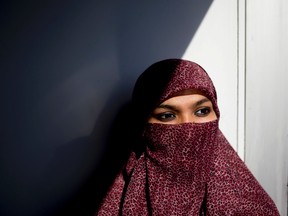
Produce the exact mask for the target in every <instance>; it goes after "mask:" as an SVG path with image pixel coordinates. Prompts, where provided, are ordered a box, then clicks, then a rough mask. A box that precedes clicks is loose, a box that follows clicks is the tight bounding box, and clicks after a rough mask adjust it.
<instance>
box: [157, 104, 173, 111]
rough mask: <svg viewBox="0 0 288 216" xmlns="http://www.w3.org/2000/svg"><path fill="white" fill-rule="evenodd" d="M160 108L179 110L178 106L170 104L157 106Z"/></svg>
mask: <svg viewBox="0 0 288 216" xmlns="http://www.w3.org/2000/svg"><path fill="white" fill-rule="evenodd" d="M159 108H162V109H170V110H177V107H176V106H173V105H168V104H160V105H159V106H157V107H156V109H159Z"/></svg>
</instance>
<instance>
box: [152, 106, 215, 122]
mask: <svg viewBox="0 0 288 216" xmlns="http://www.w3.org/2000/svg"><path fill="white" fill-rule="evenodd" d="M203 111H204V113H203ZM199 112H200V113H199ZM210 112H211V108H210V107H202V108H199V109H197V110H196V111H195V112H194V115H195V116H197V117H205V116H207V115H209V113H210ZM154 116H155V118H156V119H158V120H159V121H162V122H168V121H172V120H174V119H175V118H176V114H175V113H173V112H163V113H159V114H155V115H154Z"/></svg>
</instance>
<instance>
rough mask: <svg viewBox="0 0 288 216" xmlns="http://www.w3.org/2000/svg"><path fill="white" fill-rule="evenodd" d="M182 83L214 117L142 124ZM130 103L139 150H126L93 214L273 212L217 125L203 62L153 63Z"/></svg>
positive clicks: (213, 96) (214, 101) (214, 99)
mask: <svg viewBox="0 0 288 216" xmlns="http://www.w3.org/2000/svg"><path fill="white" fill-rule="evenodd" d="M187 89H196V90H199V91H201V92H202V93H203V94H204V95H205V96H206V97H207V98H208V99H209V100H210V101H211V102H212V105H213V109H214V111H215V113H216V116H217V120H214V121H211V122H206V123H182V124H161V123H147V120H148V117H149V115H150V114H151V112H152V111H153V109H154V108H155V107H157V105H159V104H161V103H162V102H164V101H165V100H167V99H169V98H171V97H174V96H175V95H177V94H179V92H181V91H183V90H187ZM132 102H133V105H134V107H133V110H134V111H136V113H137V114H135V113H134V114H133V115H135V118H136V119H137V120H138V123H137V124H136V123H135V127H137V128H138V129H139V134H140V135H141V138H140V140H141V143H138V144H139V145H142V146H143V149H142V151H141V152H140V153H139V152H138V153H137V152H132V154H131V156H130V158H129V160H128V162H127V164H126V166H125V167H124V168H123V170H122V171H121V173H119V175H118V176H117V178H116V179H115V182H114V183H113V185H112V186H111V188H110V190H109V192H108V193H107V195H106V197H105V198H104V200H103V202H102V204H101V206H100V208H99V210H98V212H97V215H265V216H266V215H279V213H278V210H277V208H276V206H275V204H274V203H273V201H272V200H271V198H270V197H269V196H268V194H267V193H266V192H265V191H264V189H263V188H262V187H261V186H260V184H259V183H258V181H257V180H256V179H255V177H254V176H253V175H252V174H251V172H250V171H249V170H248V168H247V167H246V165H245V164H244V162H243V161H242V160H241V159H240V158H239V156H238V155H237V153H236V152H235V151H234V149H233V148H232V147H231V146H230V144H229V143H228V141H227V140H226V138H225V137H224V136H223V134H222V132H221V131H220V129H219V127H218V122H219V117H220V112H219V109H218V106H217V96H216V91H215V88H214V85H213V83H212V81H211V79H210V77H209V76H208V74H207V73H206V72H205V70H204V69H203V68H202V67H201V66H199V65H198V64H196V63H194V62H191V61H187V60H181V59H167V60H163V61H160V62H157V63H155V64H153V65H151V66H150V67H149V68H148V69H146V70H145V71H144V73H143V74H142V75H141V76H140V77H139V78H138V80H137V82H136V84H135V87H134V91H133V96H132ZM135 133H137V132H136V131H135Z"/></svg>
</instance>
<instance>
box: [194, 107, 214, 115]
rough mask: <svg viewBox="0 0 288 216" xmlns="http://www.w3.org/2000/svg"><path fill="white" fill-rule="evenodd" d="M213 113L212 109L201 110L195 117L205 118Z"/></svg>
mask: <svg viewBox="0 0 288 216" xmlns="http://www.w3.org/2000/svg"><path fill="white" fill-rule="evenodd" d="M210 112H211V108H210V107H204V108H200V109H198V110H197V111H196V112H195V115H196V116H198V117H205V116H207V115H208V114H209V113H210Z"/></svg>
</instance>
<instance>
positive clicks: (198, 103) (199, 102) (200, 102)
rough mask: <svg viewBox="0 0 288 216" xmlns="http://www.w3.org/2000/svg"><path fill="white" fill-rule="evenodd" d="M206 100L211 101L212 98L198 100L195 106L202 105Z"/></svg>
mask: <svg viewBox="0 0 288 216" xmlns="http://www.w3.org/2000/svg"><path fill="white" fill-rule="evenodd" d="M206 102H210V100H209V99H208V98H203V99H201V100H199V101H197V102H196V103H195V104H194V107H197V106H200V105H202V104H203V103H206Z"/></svg>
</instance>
